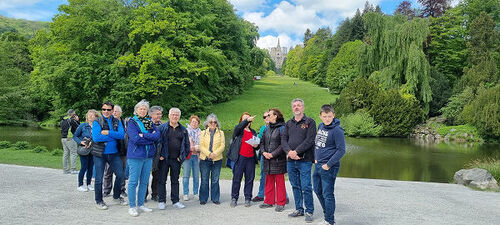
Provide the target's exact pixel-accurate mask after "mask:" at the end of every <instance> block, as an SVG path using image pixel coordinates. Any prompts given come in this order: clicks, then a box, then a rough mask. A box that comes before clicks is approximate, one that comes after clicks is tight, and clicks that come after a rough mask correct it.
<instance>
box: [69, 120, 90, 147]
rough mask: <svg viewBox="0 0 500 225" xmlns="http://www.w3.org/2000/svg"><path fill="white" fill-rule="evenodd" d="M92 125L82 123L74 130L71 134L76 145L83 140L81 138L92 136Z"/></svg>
mask: <svg viewBox="0 0 500 225" xmlns="http://www.w3.org/2000/svg"><path fill="white" fill-rule="evenodd" d="M91 132H92V127H91V126H90V124H89V123H82V124H80V126H78V128H77V129H76V131H75V134H74V135H73V140H75V142H76V144H77V145H80V143H81V142H82V141H83V138H92V133H91Z"/></svg>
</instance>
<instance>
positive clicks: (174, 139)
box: [158, 108, 190, 210]
mask: <svg viewBox="0 0 500 225" xmlns="http://www.w3.org/2000/svg"><path fill="white" fill-rule="evenodd" d="M180 118H181V110H180V109H178V108H171V109H170V110H169V112H168V119H169V121H168V122H167V123H165V124H162V125H161V126H160V129H159V130H160V137H161V145H162V149H161V153H160V161H159V163H158V169H159V173H158V176H159V177H160V178H159V182H158V209H161V210H163V209H165V206H166V204H165V203H166V195H167V190H166V187H165V184H166V182H167V176H168V172H169V170H170V188H171V190H170V198H171V200H172V204H173V206H174V207H175V208H178V209H182V208H185V206H184V205H183V204H182V203H180V202H179V174H180V173H181V165H182V162H183V161H184V160H185V159H186V157H187V155H188V154H189V149H190V143H189V137H188V132H187V129H186V128H185V127H184V126H182V124H181V123H179V119H180Z"/></svg>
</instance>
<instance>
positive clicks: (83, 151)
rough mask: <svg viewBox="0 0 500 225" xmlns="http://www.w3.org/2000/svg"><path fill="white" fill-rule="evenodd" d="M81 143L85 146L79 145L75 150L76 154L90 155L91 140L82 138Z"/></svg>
mask: <svg viewBox="0 0 500 225" xmlns="http://www.w3.org/2000/svg"><path fill="white" fill-rule="evenodd" d="M83 141H84V142H85V145H81V144H80V146H78V149H77V150H76V152H77V153H78V155H83V156H85V155H89V154H90V151H91V150H92V147H91V146H92V140H91V139H90V138H83Z"/></svg>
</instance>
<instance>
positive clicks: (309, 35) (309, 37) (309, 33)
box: [303, 28, 314, 47]
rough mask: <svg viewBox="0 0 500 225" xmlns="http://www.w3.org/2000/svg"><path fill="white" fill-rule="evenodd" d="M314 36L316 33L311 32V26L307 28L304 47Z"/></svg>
mask: <svg viewBox="0 0 500 225" xmlns="http://www.w3.org/2000/svg"><path fill="white" fill-rule="evenodd" d="M313 36H314V34H313V33H312V32H311V30H310V29H309V28H307V29H306V32H305V33H304V42H303V43H304V47H306V46H307V42H308V41H309V39H311V38H312V37H313Z"/></svg>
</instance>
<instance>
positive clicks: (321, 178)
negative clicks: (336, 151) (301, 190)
mask: <svg viewBox="0 0 500 225" xmlns="http://www.w3.org/2000/svg"><path fill="white" fill-rule="evenodd" d="M339 169H340V164H339V165H336V166H334V167H332V168H330V169H329V170H324V169H323V168H321V165H320V164H316V166H315V168H314V174H313V180H314V192H315V193H316V196H317V197H318V199H319V202H320V203H321V207H322V208H323V214H325V220H326V222H328V223H330V224H333V223H334V222H335V216H334V214H335V194H334V190H335V179H337V174H338V173H339Z"/></svg>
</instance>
